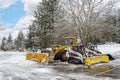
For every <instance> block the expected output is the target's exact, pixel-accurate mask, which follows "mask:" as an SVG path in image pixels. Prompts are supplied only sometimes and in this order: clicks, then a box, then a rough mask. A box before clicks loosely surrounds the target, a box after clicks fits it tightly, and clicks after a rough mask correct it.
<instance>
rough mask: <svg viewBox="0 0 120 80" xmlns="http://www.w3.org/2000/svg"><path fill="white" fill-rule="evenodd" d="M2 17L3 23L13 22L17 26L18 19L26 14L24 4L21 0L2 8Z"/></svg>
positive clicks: (0, 10) (0, 11) (0, 12)
mask: <svg viewBox="0 0 120 80" xmlns="http://www.w3.org/2000/svg"><path fill="white" fill-rule="evenodd" d="M0 14H1V19H2V23H3V24H11V25H12V27H13V26H15V24H16V23H17V21H18V20H19V19H20V18H21V17H24V16H25V11H24V4H23V3H22V2H21V1H17V2H16V3H15V4H13V5H11V6H10V7H8V8H6V9H0Z"/></svg>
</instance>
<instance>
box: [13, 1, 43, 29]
mask: <svg viewBox="0 0 120 80" xmlns="http://www.w3.org/2000/svg"><path fill="white" fill-rule="evenodd" d="M41 1H42V0H35V1H34V0H22V3H23V4H24V10H25V12H26V16H25V17H23V18H21V19H20V20H19V21H18V22H17V24H16V25H15V30H24V29H26V28H28V26H29V25H30V24H31V23H32V21H31V20H33V19H34V17H33V14H34V11H35V10H36V8H37V5H38V4H39V2H41Z"/></svg>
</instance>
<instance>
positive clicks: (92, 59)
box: [84, 55, 109, 66]
mask: <svg viewBox="0 0 120 80" xmlns="http://www.w3.org/2000/svg"><path fill="white" fill-rule="evenodd" d="M84 62H85V65H87V66H89V65H92V64H95V63H99V62H105V63H107V62H109V57H108V56H106V55H101V56H94V57H87V58H86V59H85V61H84Z"/></svg>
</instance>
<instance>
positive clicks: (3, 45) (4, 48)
mask: <svg viewBox="0 0 120 80" xmlns="http://www.w3.org/2000/svg"><path fill="white" fill-rule="evenodd" d="M1 50H4V51H6V50H7V39H6V38H5V37H4V38H3V39H2V44H1Z"/></svg>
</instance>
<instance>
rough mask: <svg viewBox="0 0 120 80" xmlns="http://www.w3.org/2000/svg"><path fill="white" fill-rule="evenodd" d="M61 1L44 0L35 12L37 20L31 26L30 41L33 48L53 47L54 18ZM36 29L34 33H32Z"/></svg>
mask: <svg viewBox="0 0 120 80" xmlns="http://www.w3.org/2000/svg"><path fill="white" fill-rule="evenodd" d="M58 3H59V0H43V1H42V3H40V4H39V5H38V7H37V11H35V14H34V16H35V20H34V21H33V24H32V25H31V26H29V34H28V36H29V37H28V38H29V39H28V40H29V42H32V45H30V46H32V47H36V48H46V47H49V46H50V45H52V43H53V40H54V37H53V36H52V34H53V33H54V22H55V21H54V16H55V12H56V7H57V5H58ZM33 28H34V31H32V30H33Z"/></svg>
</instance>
